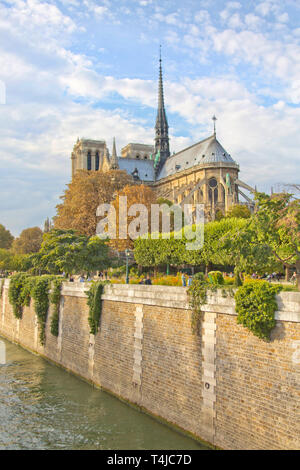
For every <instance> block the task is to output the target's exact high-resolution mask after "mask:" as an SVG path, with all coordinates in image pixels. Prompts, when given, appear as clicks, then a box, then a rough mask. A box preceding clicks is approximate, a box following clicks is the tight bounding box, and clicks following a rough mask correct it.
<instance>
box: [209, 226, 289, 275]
mask: <svg viewBox="0 0 300 470" xmlns="http://www.w3.org/2000/svg"><path fill="white" fill-rule="evenodd" d="M222 223H223V224H226V223H227V224H228V225H227V230H226V231H223V234H222V233H221V231H219V238H218V236H217V237H216V236H215V237H214V239H213V240H212V243H211V245H210V246H209V252H208V254H209V255H210V259H211V262H212V263H215V264H221V265H233V266H234V267H235V269H234V271H235V276H236V281H237V282H239V280H240V273H241V272H242V271H245V272H247V273H251V272H253V271H254V272H257V273H258V274H264V273H265V272H267V271H270V270H272V271H274V270H275V269H278V268H279V269H280V265H279V264H278V262H277V261H276V260H275V259H274V256H273V254H272V251H271V249H270V247H268V246H266V245H262V244H260V243H259V242H258V239H257V234H256V232H255V230H254V228H253V219H252V218H251V219H238V218H232V219H227V218H226V219H223V220H222V221H221V222H219V224H222ZM206 249H207V248H206Z"/></svg>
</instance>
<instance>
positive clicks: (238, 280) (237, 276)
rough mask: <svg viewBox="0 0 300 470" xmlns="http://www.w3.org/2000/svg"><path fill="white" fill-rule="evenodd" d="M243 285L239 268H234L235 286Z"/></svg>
mask: <svg viewBox="0 0 300 470" xmlns="http://www.w3.org/2000/svg"><path fill="white" fill-rule="evenodd" d="M242 285H243V282H242V279H241V273H240V270H239V269H238V268H235V269H234V286H235V287H240V286H242Z"/></svg>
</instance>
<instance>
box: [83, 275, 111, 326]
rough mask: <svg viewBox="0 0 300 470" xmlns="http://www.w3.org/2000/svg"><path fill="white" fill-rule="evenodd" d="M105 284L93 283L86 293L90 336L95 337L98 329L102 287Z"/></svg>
mask: <svg viewBox="0 0 300 470" xmlns="http://www.w3.org/2000/svg"><path fill="white" fill-rule="evenodd" d="M106 284H107V282H101V281H99V282H93V283H92V284H91V287H90V289H89V290H88V291H87V296H88V300H87V304H88V306H89V316H88V322H89V325H90V334H91V335H95V334H96V333H97V331H98V328H99V322H100V317H101V312H102V301H101V297H102V294H103V290H104V286H105V285H106Z"/></svg>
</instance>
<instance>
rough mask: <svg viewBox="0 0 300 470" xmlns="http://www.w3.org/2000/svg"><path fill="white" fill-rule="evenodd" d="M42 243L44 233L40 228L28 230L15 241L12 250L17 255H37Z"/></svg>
mask: <svg viewBox="0 0 300 470" xmlns="http://www.w3.org/2000/svg"><path fill="white" fill-rule="evenodd" d="M42 241H43V232H42V230H41V229H40V228H39V227H32V228H26V229H25V230H23V231H22V232H21V234H20V236H19V237H18V238H16V239H15V240H14V241H13V244H12V250H13V251H14V253H17V254H28V253H37V252H38V251H39V249H40V248H41V244H42Z"/></svg>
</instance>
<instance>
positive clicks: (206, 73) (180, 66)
mask: <svg viewBox="0 0 300 470" xmlns="http://www.w3.org/2000/svg"><path fill="white" fill-rule="evenodd" d="M160 44H161V45H162V60H163V74H164V91H165V104H166V110H167V116H168V121H169V126H170V131H169V133H170V147H171V152H173V151H178V150H181V149H183V148H185V147H187V146H189V145H191V144H193V143H196V142H198V141H200V140H201V139H204V138H206V137H208V136H210V135H211V134H212V133H213V122H212V119H211V118H212V116H213V115H214V114H215V115H216V116H217V122H216V124H217V137H218V140H219V141H220V142H221V144H222V145H223V147H224V148H225V149H226V151H227V152H229V153H230V154H231V156H232V157H233V158H234V160H236V161H237V162H238V163H239V164H240V169H241V172H240V178H241V179H242V180H243V181H245V182H247V183H248V184H250V185H251V186H255V185H256V186H257V189H258V190H260V191H267V192H269V191H270V189H271V186H273V187H274V188H275V190H276V187H278V185H279V184H281V183H299V179H300V178H299V173H300V2H299V1H298V0H280V1H279V0H266V1H263V0H262V1H261V0H257V1H256V0H252V1H251V0H247V1H245V0H243V1H224V0H213V1H212V0H203V1H202V0H185V1H184V2H182V1H181V0H180V1H179V0H103V1H96V0H83V1H79V0H46V1H39V0H7V1H3V0H0V223H1V224H3V225H5V226H6V228H8V229H9V230H10V231H11V232H12V233H13V235H15V236H17V235H18V234H19V233H20V232H21V230H22V229H24V228H27V227H32V226H40V227H41V228H42V227H43V224H44V221H45V219H46V218H47V217H52V216H53V215H55V206H56V205H57V204H58V203H59V202H60V199H59V198H60V196H61V195H62V194H63V192H64V190H65V188H66V185H67V184H68V183H69V182H70V176H71V160H70V156H71V152H72V148H73V145H74V144H75V142H76V140H77V138H78V137H79V138H81V137H84V138H91V139H96V140H105V141H106V142H107V144H108V146H109V148H110V149H111V147H112V141H113V137H114V136H115V137H116V144H117V151H118V154H120V153H121V148H122V147H123V146H125V145H126V144H127V143H129V142H140V143H146V144H153V139H154V129H153V127H154V123H155V115H156V107H157V82H158V58H159V45H160Z"/></svg>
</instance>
